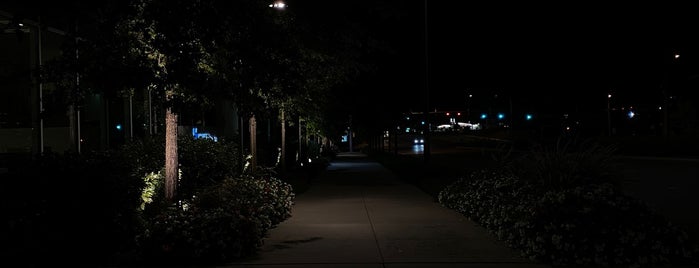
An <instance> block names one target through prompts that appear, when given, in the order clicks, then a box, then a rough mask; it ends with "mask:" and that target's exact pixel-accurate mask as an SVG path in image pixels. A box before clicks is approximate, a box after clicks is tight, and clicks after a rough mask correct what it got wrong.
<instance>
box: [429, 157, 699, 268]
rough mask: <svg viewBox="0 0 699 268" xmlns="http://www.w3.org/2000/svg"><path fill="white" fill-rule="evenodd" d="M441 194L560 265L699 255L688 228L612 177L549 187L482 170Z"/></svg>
mask: <svg viewBox="0 0 699 268" xmlns="http://www.w3.org/2000/svg"><path fill="white" fill-rule="evenodd" d="M438 201H439V202H440V204H442V205H444V206H445V207H447V208H451V209H454V210H456V211H458V212H460V213H462V214H463V215H465V216H466V217H468V218H470V219H472V220H474V221H475V222H477V223H479V224H481V225H482V226H484V227H485V228H487V229H488V230H489V231H490V232H492V233H493V234H494V235H495V236H496V237H497V238H499V239H501V240H503V241H506V242H507V243H508V244H509V245H510V246H512V247H513V248H517V249H519V250H521V252H522V254H523V255H524V256H526V257H529V258H532V259H535V260H539V261H543V262H547V263H552V264H555V265H578V264H580V265H595V266H607V265H645V264H689V263H694V264H696V262H697V261H696V256H697V255H698V254H699V251H698V250H697V247H696V245H695V244H694V243H693V242H692V241H690V240H689V238H688V236H687V234H686V233H685V232H684V231H682V230H679V229H678V228H676V227H674V226H673V225H672V224H671V223H670V222H669V221H667V220H666V219H664V218H663V217H661V216H659V215H657V214H655V213H654V212H653V211H652V210H650V209H649V208H648V207H647V206H645V205H644V203H642V202H640V201H638V200H636V199H633V198H630V197H627V196H625V195H623V194H622V193H621V192H619V191H618V190H617V189H616V188H615V187H614V186H612V185H611V184H608V183H590V184H585V185H580V186H575V187H568V188H565V189H555V188H548V189H546V188H543V187H541V185H538V184H535V183H533V182H532V181H529V180H522V179H520V178H518V177H517V176H515V175H513V174H511V173H508V172H504V171H502V170H501V171H487V170H482V171H479V172H474V173H473V174H472V175H471V177H468V178H462V179H459V180H457V181H456V182H454V183H453V184H451V185H449V186H447V187H446V188H444V190H442V191H441V192H440V193H439V195H438Z"/></svg>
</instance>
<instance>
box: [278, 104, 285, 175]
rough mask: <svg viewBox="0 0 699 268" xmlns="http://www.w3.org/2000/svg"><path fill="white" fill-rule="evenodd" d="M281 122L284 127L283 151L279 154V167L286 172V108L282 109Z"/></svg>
mask: <svg viewBox="0 0 699 268" xmlns="http://www.w3.org/2000/svg"><path fill="white" fill-rule="evenodd" d="M280 117H281V118H280V120H281V127H282V144H281V148H280V149H281V151H280V152H279V155H280V156H279V167H280V169H281V171H282V172H284V171H285V170H286V118H285V115H284V108H283V107H282V109H280Z"/></svg>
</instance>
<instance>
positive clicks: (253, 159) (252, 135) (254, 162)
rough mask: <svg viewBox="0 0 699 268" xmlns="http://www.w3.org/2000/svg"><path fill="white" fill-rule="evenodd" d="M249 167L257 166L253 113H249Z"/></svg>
mask: <svg viewBox="0 0 699 268" xmlns="http://www.w3.org/2000/svg"><path fill="white" fill-rule="evenodd" d="M249 125H250V156H251V157H250V168H251V169H252V170H255V167H257V120H256V119H255V115H254V114H253V115H250V123H249Z"/></svg>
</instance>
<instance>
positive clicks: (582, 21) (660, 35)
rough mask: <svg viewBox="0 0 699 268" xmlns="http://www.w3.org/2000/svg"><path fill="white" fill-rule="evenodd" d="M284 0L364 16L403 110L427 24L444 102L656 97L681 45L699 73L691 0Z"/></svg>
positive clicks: (323, 12)
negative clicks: (477, 97) (380, 45)
mask: <svg viewBox="0 0 699 268" xmlns="http://www.w3.org/2000/svg"><path fill="white" fill-rule="evenodd" d="M286 2H287V3H288V4H289V5H290V9H295V10H294V11H295V12H299V11H301V10H303V12H300V15H305V16H308V15H314V14H315V15H314V16H315V17H316V18H317V19H318V20H319V21H318V22H316V23H323V24H324V23H329V22H328V20H333V19H335V18H350V19H352V20H357V21H361V23H362V24H363V26H362V27H363V28H364V29H366V30H368V31H371V32H372V34H374V35H375V37H376V38H378V39H381V40H383V41H386V42H388V45H389V46H390V47H391V48H392V49H393V50H394V51H395V53H396V54H394V55H392V56H386V57H384V58H382V59H381V61H380V62H381V69H380V70H381V73H380V74H381V77H382V78H381V80H382V81H377V83H375V87H380V88H378V89H372V90H371V91H370V92H372V93H378V92H381V93H385V96H396V97H397V98H398V101H395V99H386V100H385V102H387V103H389V102H391V103H393V106H398V107H397V108H398V109H405V108H408V107H412V108H417V109H423V107H424V105H423V104H422V102H423V101H424V98H423V96H422V94H421V92H423V90H424V87H423V86H422V82H421V81H422V80H420V79H421V77H422V76H423V74H424V70H423V69H421V68H423V67H424V62H423V59H424V53H423V52H424V48H423V45H424V38H423V28H422V27H424V25H428V47H429V54H428V61H429V83H430V84H429V91H430V95H429V96H430V102H431V107H433V108H438V109H449V108H455V109H456V108H460V107H462V105H463V103H464V100H465V98H464V96H465V94H464V92H465V90H468V89H481V90H486V91H487V90H488V89H497V91H504V92H511V93H513V94H516V95H517V96H524V97H526V99H527V101H533V100H539V101H540V102H541V103H542V104H543V105H551V104H554V103H559V104H560V105H562V106H567V105H568V104H567V102H571V101H575V102H578V103H581V102H585V101H589V100H597V99H598V97H599V96H603V97H604V96H606V92H607V91H609V90H610V89H612V90H613V91H614V92H615V93H618V95H620V96H626V97H627V98H642V97H648V98H653V97H657V96H656V95H654V93H653V92H654V91H657V89H658V87H659V83H660V81H661V80H662V77H663V73H664V71H665V70H666V68H667V67H668V63H669V61H671V60H672V55H673V53H674V52H675V51H678V52H680V53H681V62H682V64H683V65H684V67H683V68H684V69H685V70H688V71H687V72H688V73H686V74H683V75H685V76H687V75H691V74H694V73H699V71H697V70H699V68H697V64H696V62H697V60H695V57H696V56H695V55H696V54H697V53H696V50H697V49H699V42H696V41H692V39H699V38H696V37H695V36H696V35H697V33H699V15H697V14H696V9H694V8H693V7H692V3H691V1H685V2H674V1H645V2H644V1H627V2H626V3H620V2H619V1H614V3H613V4H610V3H612V1H558V2H551V1H542V2H538V3H537V2H534V1H519V2H517V1H515V2H512V1H459V2H449V1H434V0H433V1H429V2H428V6H427V9H428V15H427V19H426V20H424V18H423V14H424V9H423V8H424V2H423V1H416V0H407V1H406V0H375V1H368V0H367V1H364V0H358V1H350V2H342V1H320V0H287V1H286ZM18 3H19V2H18ZM52 10H53V9H52ZM341 15H344V16H341ZM330 23H331V22H330ZM632 96H635V97H632ZM396 102H397V103H399V104H395V103H396ZM402 104H404V106H403V105H402Z"/></svg>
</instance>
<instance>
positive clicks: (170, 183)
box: [165, 108, 179, 203]
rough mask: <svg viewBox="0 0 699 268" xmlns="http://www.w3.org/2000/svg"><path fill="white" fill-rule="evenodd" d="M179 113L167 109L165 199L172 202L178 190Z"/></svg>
mask: <svg viewBox="0 0 699 268" xmlns="http://www.w3.org/2000/svg"><path fill="white" fill-rule="evenodd" d="M177 166H178V157H177V114H175V113H173V112H172V108H167V110H166V111H165V200H166V201H167V202H168V203H171V202H172V201H173V200H174V198H175V192H176V190H177V180H178V179H179V174H178V167H177Z"/></svg>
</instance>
